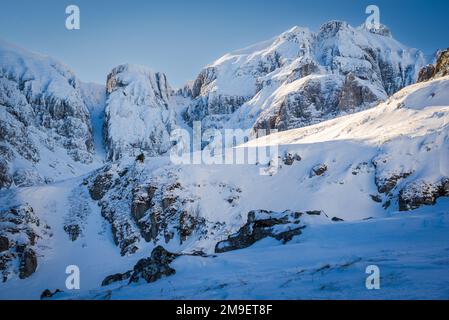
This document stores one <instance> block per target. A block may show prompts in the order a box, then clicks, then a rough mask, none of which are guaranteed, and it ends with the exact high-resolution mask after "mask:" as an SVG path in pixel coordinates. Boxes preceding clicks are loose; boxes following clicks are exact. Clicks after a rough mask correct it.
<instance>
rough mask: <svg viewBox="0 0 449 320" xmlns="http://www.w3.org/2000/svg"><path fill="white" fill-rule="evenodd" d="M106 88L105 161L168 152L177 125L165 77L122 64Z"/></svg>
mask: <svg viewBox="0 0 449 320" xmlns="http://www.w3.org/2000/svg"><path fill="white" fill-rule="evenodd" d="M106 89H107V102H106V120H105V135H106V146H107V153H108V159H110V160H117V159H119V158H121V157H123V156H132V157H135V156H137V155H138V154H140V153H142V152H144V153H146V154H148V155H150V156H156V155H160V154H163V153H165V152H167V151H168V150H169V148H170V146H171V144H170V132H171V130H172V129H174V126H175V123H176V122H175V110H174V107H173V101H172V97H171V96H172V89H171V88H170V86H169V85H168V83H167V79H166V76H165V74H163V73H154V72H152V71H151V70H149V69H147V68H145V67H140V66H134V65H121V66H118V67H117V68H115V69H114V70H112V72H111V73H110V74H109V75H108V78H107V85H106Z"/></svg>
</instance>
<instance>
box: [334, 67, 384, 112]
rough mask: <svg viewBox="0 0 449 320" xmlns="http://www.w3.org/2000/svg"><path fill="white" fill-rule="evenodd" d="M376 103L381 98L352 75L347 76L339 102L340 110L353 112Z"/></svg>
mask: <svg viewBox="0 0 449 320" xmlns="http://www.w3.org/2000/svg"><path fill="white" fill-rule="evenodd" d="M376 102H380V101H379V97H378V96H376V95H375V94H374V93H373V92H372V91H371V89H370V88H369V87H368V86H366V84H365V85H364V84H362V83H361V82H360V81H359V80H358V79H357V78H356V77H355V76H354V75H353V74H352V73H349V74H348V75H347V76H346V79H345V83H344V85H343V88H342V90H341V93H340V99H339V102H338V108H339V110H341V111H353V110H355V109H356V108H358V107H360V106H363V105H370V104H375V103H376Z"/></svg>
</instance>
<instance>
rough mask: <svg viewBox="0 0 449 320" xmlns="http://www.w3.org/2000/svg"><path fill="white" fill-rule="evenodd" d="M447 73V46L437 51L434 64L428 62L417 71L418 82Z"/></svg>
mask: <svg viewBox="0 0 449 320" xmlns="http://www.w3.org/2000/svg"><path fill="white" fill-rule="evenodd" d="M447 75H449V48H448V49H446V50H444V51H440V52H438V53H437V57H436V63H435V65H433V64H429V65H427V66H425V67H424V68H422V69H421V71H420V72H419V77H418V82H424V81H428V80H431V79H436V78H441V77H445V76H447Z"/></svg>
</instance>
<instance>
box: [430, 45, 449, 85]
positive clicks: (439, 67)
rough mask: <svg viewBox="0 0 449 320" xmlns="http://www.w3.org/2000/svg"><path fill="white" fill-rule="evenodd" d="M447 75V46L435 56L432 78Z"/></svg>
mask: <svg viewBox="0 0 449 320" xmlns="http://www.w3.org/2000/svg"><path fill="white" fill-rule="evenodd" d="M447 75H449V48H448V49H446V50H444V51H442V52H440V53H439V54H438V57H437V63H436V66H435V74H434V78H440V77H445V76H447Z"/></svg>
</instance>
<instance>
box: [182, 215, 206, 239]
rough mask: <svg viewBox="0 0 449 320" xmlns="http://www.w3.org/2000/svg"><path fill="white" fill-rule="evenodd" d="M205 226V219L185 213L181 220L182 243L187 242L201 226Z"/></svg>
mask: <svg viewBox="0 0 449 320" xmlns="http://www.w3.org/2000/svg"><path fill="white" fill-rule="evenodd" d="M204 224H205V219H204V218H200V217H198V216H193V215H192V214H190V213H189V212H188V211H183V212H182V213H181V215H180V218H179V236H180V238H181V243H182V242H184V241H186V240H187V238H188V237H189V236H190V235H191V234H192V233H193V232H194V231H195V230H197V229H199V226H200V225H204Z"/></svg>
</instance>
